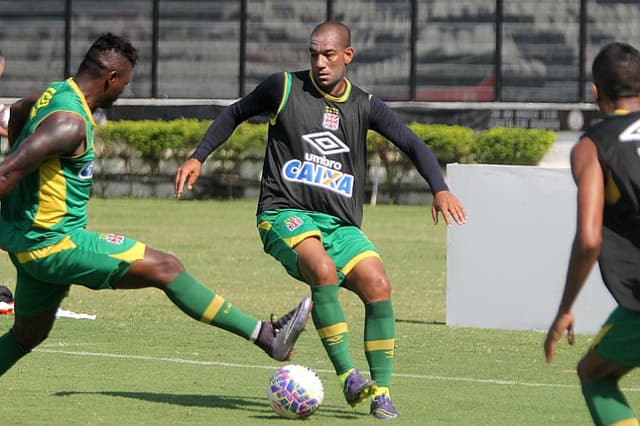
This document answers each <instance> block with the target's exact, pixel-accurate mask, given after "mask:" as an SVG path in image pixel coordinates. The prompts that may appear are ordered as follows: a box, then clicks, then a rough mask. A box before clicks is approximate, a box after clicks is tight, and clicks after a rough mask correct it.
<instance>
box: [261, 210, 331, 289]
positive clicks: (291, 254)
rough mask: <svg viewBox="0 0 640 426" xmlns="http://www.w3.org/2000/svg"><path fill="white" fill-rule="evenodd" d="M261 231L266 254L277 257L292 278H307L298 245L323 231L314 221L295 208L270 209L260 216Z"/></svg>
mask: <svg viewBox="0 0 640 426" xmlns="http://www.w3.org/2000/svg"><path fill="white" fill-rule="evenodd" d="M257 219H258V233H259V234H260V239H261V240H262V246H263V250H264V251H265V253H267V254H269V255H271V256H272V257H274V258H275V259H276V260H278V261H279V262H280V263H281V264H282V266H284V268H285V270H286V271H287V273H288V274H289V275H291V276H292V277H294V278H296V279H298V280H300V281H305V279H304V277H303V274H302V272H301V271H300V269H299V267H298V253H297V252H296V250H295V247H296V246H297V245H298V244H300V242H302V241H304V240H305V239H307V238H318V239H319V240H320V241H322V238H323V237H322V233H321V231H320V229H319V228H318V226H317V225H316V223H315V221H314V220H313V219H312V218H311V217H310V216H309V215H308V214H307V212H303V211H300V210H295V209H284V210H277V211H275V210H271V211H266V212H263V213H260V214H259V215H258V218H257Z"/></svg>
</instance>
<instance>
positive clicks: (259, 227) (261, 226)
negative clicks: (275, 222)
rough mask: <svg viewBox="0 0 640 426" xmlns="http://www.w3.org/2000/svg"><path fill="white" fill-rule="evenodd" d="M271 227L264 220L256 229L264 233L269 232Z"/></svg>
mask: <svg viewBox="0 0 640 426" xmlns="http://www.w3.org/2000/svg"><path fill="white" fill-rule="evenodd" d="M272 227H273V226H271V223H269V222H268V221H266V220H263V221H262V222H260V223H259V224H258V229H264V230H265V231H270V230H271V228H272Z"/></svg>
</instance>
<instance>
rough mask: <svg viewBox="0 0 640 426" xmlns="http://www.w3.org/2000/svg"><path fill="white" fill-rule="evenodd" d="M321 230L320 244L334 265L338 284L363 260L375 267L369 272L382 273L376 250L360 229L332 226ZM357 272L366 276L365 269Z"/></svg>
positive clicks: (348, 226)
mask: <svg viewBox="0 0 640 426" xmlns="http://www.w3.org/2000/svg"><path fill="white" fill-rule="evenodd" d="M322 230H323V240H322V244H323V246H324V248H325V250H326V252H327V254H328V255H329V257H331V259H333V261H334V263H335V264H336V270H337V273H338V281H339V283H340V284H342V283H343V282H344V280H345V278H346V277H348V276H349V275H350V274H351V273H352V271H354V269H355V268H356V267H358V265H360V264H361V263H362V262H363V261H365V260H367V262H368V263H370V265H375V266H376V269H375V270H373V271H370V272H372V273H373V272H375V271H381V272H382V273H384V270H383V269H382V260H381V257H380V253H379V251H378V248H377V247H376V246H375V245H374V244H373V243H372V242H371V241H370V240H369V239H368V238H367V237H366V235H365V234H364V233H363V232H362V230H361V229H360V228H358V227H356V226H352V225H345V224H332V225H331V227H328V228H324V229H322ZM360 266H362V265H360ZM358 270H360V271H361V273H366V274H368V271H367V270H366V269H363V268H358Z"/></svg>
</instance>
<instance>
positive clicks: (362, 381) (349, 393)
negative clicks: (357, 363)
mask: <svg viewBox="0 0 640 426" xmlns="http://www.w3.org/2000/svg"><path fill="white" fill-rule="evenodd" d="M376 388H377V385H376V382H375V381H373V380H369V379H367V378H365V377H363V376H361V375H360V372H359V371H358V369H357V368H354V369H353V371H352V372H351V374H349V376H348V377H347V380H345V382H344V390H343V391H344V397H345V399H346V400H347V402H348V403H349V405H351V406H352V407H355V406H356V404H359V403H361V402H362V401H364V400H365V399H367V398H369V397H370V396H371V395H372V394H373V393H374V392H375V390H376Z"/></svg>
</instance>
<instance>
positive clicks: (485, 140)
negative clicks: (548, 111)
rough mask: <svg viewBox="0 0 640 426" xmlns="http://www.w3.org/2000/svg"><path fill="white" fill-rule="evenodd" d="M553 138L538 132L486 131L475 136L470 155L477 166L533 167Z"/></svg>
mask: <svg viewBox="0 0 640 426" xmlns="http://www.w3.org/2000/svg"><path fill="white" fill-rule="evenodd" d="M555 138H556V136H555V133H553V132H550V131H548V130H541V129H517V128H494V129H488V130H484V131H482V132H480V133H479V134H478V135H477V137H476V139H475V142H474V144H473V154H474V158H475V161H476V162H478V163H489V164H522V165H536V164H538V162H540V160H541V159H542V157H543V156H544V154H545V153H546V152H547V151H548V150H549V148H550V147H551V145H552V144H553V142H554V141H555Z"/></svg>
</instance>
